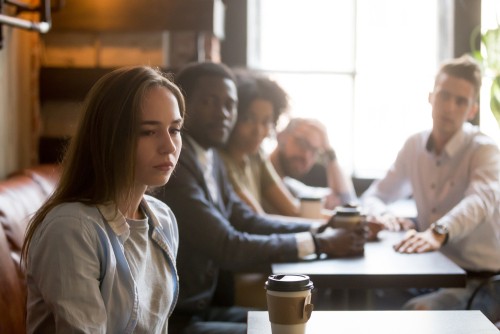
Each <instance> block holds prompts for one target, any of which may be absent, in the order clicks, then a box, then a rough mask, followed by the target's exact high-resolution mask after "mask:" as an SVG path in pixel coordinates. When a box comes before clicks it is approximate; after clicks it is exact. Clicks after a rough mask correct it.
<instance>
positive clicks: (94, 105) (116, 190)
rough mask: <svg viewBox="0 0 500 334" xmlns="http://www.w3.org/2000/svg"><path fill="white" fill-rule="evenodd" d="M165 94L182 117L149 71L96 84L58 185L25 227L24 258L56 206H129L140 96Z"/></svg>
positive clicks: (160, 79) (164, 81)
mask: <svg viewBox="0 0 500 334" xmlns="http://www.w3.org/2000/svg"><path fill="white" fill-rule="evenodd" d="M158 86H161V87H165V88H167V89H169V90H170V91H171V92H172V93H173V94H174V96H175V98H176V99H177V103H178V104H179V110H180V113H181V116H182V117H184V113H185V105H184V98H183V96H182V93H181V91H180V90H179V88H178V87H177V86H176V85H175V84H173V83H172V81H170V80H169V79H168V78H167V77H166V76H165V75H164V74H163V73H161V72H160V71H159V70H157V69H153V68H151V67H147V66H136V67H124V68H120V69H117V70H114V71H112V72H110V73H108V74H106V75H104V76H103V77H102V78H101V79H99V80H98V81H97V82H96V84H95V85H94V86H93V87H92V89H91V90H90V91H89V93H88V94H87V97H86V99H85V101H84V104H83V114H82V119H81V120H80V123H79V126H78V129H77V131H76V134H75V136H74V137H73V138H72V140H71V143H70V145H69V148H68V151H67V152H66V155H65V157H64V160H63V163H62V164H63V169H62V174H61V178H60V181H59V183H58V185H57V187H56V189H55V191H54V193H53V194H52V195H51V196H50V197H49V199H48V200H47V201H46V202H45V203H44V205H43V206H42V207H41V208H40V209H39V210H38V211H37V212H36V214H35V215H34V216H33V218H32V219H31V220H30V222H29V224H28V228H27V230H26V234H25V240H24V244H23V248H22V252H21V259H22V260H23V259H24V260H26V261H27V259H28V258H27V255H28V250H29V246H30V243H31V240H32V238H33V234H34V233H35V231H36V229H37V228H38V226H39V225H40V224H41V222H42V221H43V219H44V218H45V216H46V215H47V214H48V213H49V211H50V210H52V209H53V208H54V207H55V206H57V205H59V204H61V203H65V202H82V203H85V204H89V205H95V204H104V203H117V202H118V201H119V200H123V199H125V200H126V201H129V200H130V197H131V191H132V188H133V184H134V174H135V157H136V146H137V139H138V129H139V121H140V111H141V107H142V103H143V101H144V96H145V94H146V93H147V92H148V90H149V89H151V88H153V87H158Z"/></svg>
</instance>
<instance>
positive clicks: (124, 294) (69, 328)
mask: <svg viewBox="0 0 500 334" xmlns="http://www.w3.org/2000/svg"><path fill="white" fill-rule="evenodd" d="M141 206H142V207H143V209H144V210H145V211H146V213H147V215H148V216H149V217H150V220H149V223H150V224H151V227H152V239H153V240H154V241H155V242H156V243H157V244H158V245H159V246H160V247H161V249H162V250H163V251H164V254H165V258H166V260H167V263H168V265H169V267H170V268H169V272H170V273H172V276H173V277H172V278H173V279H172V281H173V282H174V283H175V284H174V286H166V287H165V289H171V291H172V293H171V295H172V296H173V299H172V303H171V306H170V310H169V316H170V314H171V313H172V311H173V308H174V306H175V304H176V302H177V297H178V294H179V288H178V286H179V284H178V282H179V280H178V276H177V270H176V265H175V259H176V256H177V248H178V242H179V235H178V229H177V222H176V219H175V216H174V214H173V213H172V211H171V210H170V208H169V207H168V206H166V205H165V204H164V203H162V202H160V201H158V200H156V199H154V198H152V197H150V196H147V195H146V196H144V199H143V200H142V203H141ZM128 236H129V227H128V224H127V222H126V221H125V218H124V217H123V215H121V214H120V213H119V212H118V215H116V214H115V210H114V207H113V206H111V205H110V206H98V207H96V206H87V205H84V204H82V203H79V202H75V203H65V204H61V205H59V206H57V207H55V208H54V209H53V210H51V211H50V212H49V213H48V214H47V216H46V217H45V219H44V220H43V222H42V224H41V225H40V226H39V227H38V228H37V230H36V232H35V234H34V236H33V239H32V242H31V246H30V249H29V254H28V266H27V272H26V278H27V285H28V300H27V309H28V311H27V312H28V314H27V332H28V333H35V332H36V333H55V332H64V333H70V332H71V333H132V332H133V331H134V328H135V326H136V324H137V312H138V296H137V287H136V283H135V281H134V279H133V277H132V274H131V272H130V269H129V266H128V263H127V260H126V258H125V254H124V252H123V243H124V242H125V240H127V238H128Z"/></svg>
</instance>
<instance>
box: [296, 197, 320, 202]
mask: <svg viewBox="0 0 500 334" xmlns="http://www.w3.org/2000/svg"><path fill="white" fill-rule="evenodd" d="M299 200H301V201H304V202H321V201H323V198H322V197H310V196H309V197H307V196H301V197H299Z"/></svg>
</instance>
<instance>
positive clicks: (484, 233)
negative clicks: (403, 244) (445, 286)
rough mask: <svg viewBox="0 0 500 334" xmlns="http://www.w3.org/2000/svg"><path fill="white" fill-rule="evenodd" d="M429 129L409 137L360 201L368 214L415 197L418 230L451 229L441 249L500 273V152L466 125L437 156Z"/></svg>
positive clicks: (454, 257) (471, 265) (467, 265)
mask: <svg viewBox="0 0 500 334" xmlns="http://www.w3.org/2000/svg"><path fill="white" fill-rule="evenodd" d="M430 138H431V137H430V131H425V132H421V133H418V134H415V135H413V136H412V137H410V138H409V139H408V140H407V141H406V143H405V145H404V146H403V148H402V149H401V151H400V152H399V154H398V156H397V158H396V161H395V162H394V164H393V165H392V167H391V168H390V169H389V171H388V172H387V174H386V175H385V177H384V178H383V179H382V180H379V181H376V182H374V184H372V185H371V186H370V188H369V189H368V190H367V191H366V192H365V193H364V194H363V196H362V198H361V200H362V203H363V205H364V209H365V210H366V211H367V212H368V213H372V214H380V213H382V212H383V211H384V210H385V209H386V205H387V204H390V203H392V202H394V201H396V200H398V199H403V198H407V197H409V196H413V198H414V200H415V203H416V206H417V212H418V216H417V221H418V228H419V230H420V231H423V230H425V229H427V228H428V227H429V226H430V225H431V224H432V223H433V222H438V223H439V224H443V225H446V226H447V227H448V229H449V240H448V243H447V244H446V245H445V246H443V247H442V248H441V251H442V252H443V253H444V254H446V255H447V256H448V257H450V258H451V259H452V260H453V261H455V262H456V263H457V264H458V265H459V266H461V267H462V268H464V269H468V270H473V271H500V181H499V179H500V153H499V149H498V147H497V146H496V145H495V143H494V142H493V140H492V139H491V138H489V137H487V136H485V135H484V134H482V133H481V132H479V128H478V127H477V126H473V125H471V124H469V123H465V124H464V126H463V127H462V130H461V131H458V132H457V133H456V134H455V135H454V136H453V137H452V138H451V139H450V141H449V142H448V143H447V144H446V146H445V148H444V150H443V152H442V153H441V154H439V155H437V154H436V152H435V151H434V150H433V147H432V140H430Z"/></svg>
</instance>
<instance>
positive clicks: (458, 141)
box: [425, 122, 473, 157]
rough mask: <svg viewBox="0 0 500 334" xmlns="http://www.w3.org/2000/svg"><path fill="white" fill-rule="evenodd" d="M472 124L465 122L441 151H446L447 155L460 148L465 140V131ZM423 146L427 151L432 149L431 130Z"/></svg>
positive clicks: (470, 127)
mask: <svg viewBox="0 0 500 334" xmlns="http://www.w3.org/2000/svg"><path fill="white" fill-rule="evenodd" d="M472 127H473V125H472V124H470V123H468V122H466V123H464V124H463V126H462V127H461V128H460V129H459V130H458V131H457V132H456V133H455V134H454V135H453V136H452V137H451V138H450V140H448V142H447V143H446V145H445V146H444V150H443V152H444V153H446V154H447V155H448V156H449V157H452V156H454V155H455V154H456V153H457V152H458V151H459V150H460V148H461V147H462V146H463V143H464V141H465V140H466V135H465V133H466V132H467V131H470V130H471V129H472ZM425 148H426V149H427V151H428V152H433V151H434V141H433V139H432V132H431V133H430V134H429V138H428V139H427V144H426V145H425Z"/></svg>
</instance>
